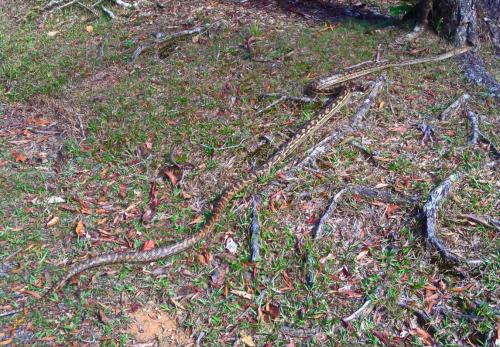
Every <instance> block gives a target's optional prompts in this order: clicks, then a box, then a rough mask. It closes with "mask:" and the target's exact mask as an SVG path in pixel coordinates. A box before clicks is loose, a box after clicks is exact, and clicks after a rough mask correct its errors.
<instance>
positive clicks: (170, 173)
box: [163, 168, 177, 186]
mask: <svg viewBox="0 0 500 347" xmlns="http://www.w3.org/2000/svg"><path fill="white" fill-rule="evenodd" d="M163 175H165V176H167V177H168V179H169V181H170V183H172V185H173V186H175V185H176V184H177V177H176V175H175V171H174V169H172V168H166V169H165V170H163Z"/></svg>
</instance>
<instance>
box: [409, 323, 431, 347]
mask: <svg viewBox="0 0 500 347" xmlns="http://www.w3.org/2000/svg"><path fill="white" fill-rule="evenodd" d="M413 331H414V332H415V333H417V335H418V336H419V337H420V338H421V339H422V340H423V341H424V343H425V345H426V346H432V345H433V340H432V336H431V335H430V334H429V333H428V332H427V331H425V330H424V329H421V328H419V327H416V328H415V329H413Z"/></svg>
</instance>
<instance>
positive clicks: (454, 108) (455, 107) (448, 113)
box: [439, 94, 470, 121]
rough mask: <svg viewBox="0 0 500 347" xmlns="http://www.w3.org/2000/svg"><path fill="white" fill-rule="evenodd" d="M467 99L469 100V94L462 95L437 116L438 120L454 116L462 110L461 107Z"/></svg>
mask: <svg viewBox="0 0 500 347" xmlns="http://www.w3.org/2000/svg"><path fill="white" fill-rule="evenodd" d="M469 99H470V95H469V94H463V95H462V96H461V97H459V98H458V99H457V100H456V101H455V102H453V103H452V104H451V105H450V106H448V108H447V109H446V110H444V111H443V113H441V115H440V116H439V120H441V121H444V120H447V119H448V118H450V117H452V116H454V115H455V114H456V113H457V112H458V111H459V110H460V109H461V108H462V106H464V105H465V104H466V103H467V101H468V100H469Z"/></svg>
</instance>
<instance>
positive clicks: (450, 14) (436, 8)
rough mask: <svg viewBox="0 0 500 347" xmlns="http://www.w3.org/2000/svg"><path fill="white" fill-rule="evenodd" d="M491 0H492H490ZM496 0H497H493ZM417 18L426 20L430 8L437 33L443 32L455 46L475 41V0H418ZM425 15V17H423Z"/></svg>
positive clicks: (476, 23) (476, 24) (420, 20)
mask: <svg viewBox="0 0 500 347" xmlns="http://www.w3.org/2000/svg"><path fill="white" fill-rule="evenodd" d="M492 1H493V0H492ZM494 1H497V0H494ZM418 8H419V14H418V17H417V20H418V21H419V22H420V23H422V24H426V23H425V22H422V20H423V19H425V20H427V19H428V15H429V9H430V8H432V11H431V15H432V23H433V24H434V28H435V29H436V31H438V33H440V34H443V35H444V36H446V37H448V38H450V39H451V41H453V42H454V43H455V45H457V46H463V45H465V44H466V43H467V44H471V45H476V44H477V43H478V42H477V32H478V30H477V28H478V21H477V0H434V1H430V0H420V3H419V5H418ZM424 16H426V17H425V18H423V17H424Z"/></svg>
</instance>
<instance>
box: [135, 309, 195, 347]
mask: <svg viewBox="0 0 500 347" xmlns="http://www.w3.org/2000/svg"><path fill="white" fill-rule="evenodd" d="M131 319H132V322H131V324H130V326H129V328H128V330H127V333H128V334H130V335H132V337H133V339H134V340H135V342H138V343H147V342H154V341H157V342H158V343H159V344H160V345H161V346H193V345H194V341H193V340H192V339H191V338H190V337H189V335H188V334H187V333H186V332H185V331H184V330H182V329H181V328H179V327H178V326H177V322H176V321H175V319H173V318H171V317H169V316H168V315H167V314H166V313H164V312H161V311H160V310H158V309H157V308H156V307H155V306H154V305H152V304H148V305H146V306H145V307H143V308H141V309H139V310H137V311H136V312H134V313H132V314H131Z"/></svg>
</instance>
